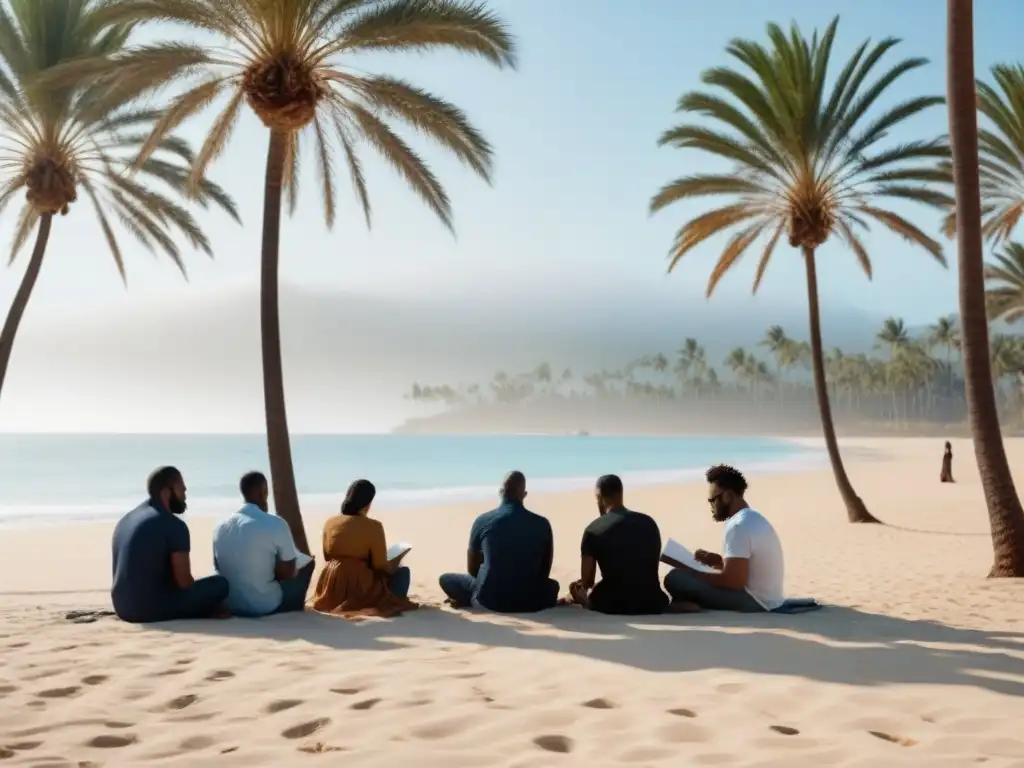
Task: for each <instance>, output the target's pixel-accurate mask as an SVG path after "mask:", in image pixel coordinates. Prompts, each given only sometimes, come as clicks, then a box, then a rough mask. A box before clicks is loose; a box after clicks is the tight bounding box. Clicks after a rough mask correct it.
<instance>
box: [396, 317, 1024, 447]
mask: <svg viewBox="0 0 1024 768" xmlns="http://www.w3.org/2000/svg"><path fill="white" fill-rule="evenodd" d="M959 348H960V336H959V333H958V331H957V328H956V324H955V321H954V320H953V318H951V317H949V318H947V317H944V318H940V319H939V320H938V321H937V322H936V323H935V324H934V325H932V326H931V327H930V328H929V330H928V332H927V333H926V334H925V335H920V336H912V335H911V334H910V333H909V332H908V330H907V328H906V326H905V324H904V322H903V321H902V320H901V319H899V318H890V319H888V320H886V321H885V323H884V324H883V325H882V327H881V328H880V329H879V330H878V333H877V335H876V345H875V350H874V351H873V352H872V353H871V354H865V353H851V352H844V351H843V350H842V349H839V348H832V349H830V350H829V351H828V352H827V353H826V359H825V368H826V375H827V380H828V387H829V393H830V395H831V397H832V400H833V402H834V410H835V413H836V416H837V419H838V420H839V421H840V422H844V423H846V424H849V425H851V426H856V427H860V428H862V429H864V428H868V429H871V428H876V429H878V430H879V431H895V432H899V433H904V434H910V433H914V432H920V431H922V429H924V430H927V428H928V427H929V426H935V427H937V428H950V427H953V426H960V425H962V424H963V422H964V419H965V418H966V410H965V401H964V389H963V375H962V369H961V367H960V361H959ZM991 352H992V370H993V376H994V379H995V387H996V392H997V395H998V400H999V404H1000V410H1001V415H1002V416H1003V418H1004V421H1005V423H1006V424H1007V425H1008V426H1013V427H1021V426H1024V338H1022V337H1018V336H1011V335H1006V334H997V335H994V336H993V337H992V344H991ZM810 365H811V361H810V346H809V344H808V343H807V342H806V341H800V340H797V339H796V338H793V337H791V336H789V335H788V333H787V331H786V330H785V329H783V328H782V327H781V326H773V327H771V328H769V329H767V330H766V332H765V336H764V339H763V340H762V341H761V342H760V343H759V344H758V345H757V346H756V347H754V348H743V347H737V348H735V349H733V350H732V351H731V352H729V353H728V354H727V355H726V356H725V357H724V358H723V359H722V360H709V359H708V357H707V355H706V354H705V351H704V347H703V346H702V344H701V342H700V340H699V339H696V338H686V339H684V340H683V343H682V345H681V347H680V348H679V349H678V350H677V351H675V352H673V353H670V354H666V353H662V352H659V353H656V354H652V355H645V356H641V357H637V358H636V359H635V360H633V361H631V362H629V363H627V364H626V365H624V366H622V367H621V368H617V369H614V370H601V371H590V372H579V371H572V370H569V369H564V368H562V367H559V366H558V365H557V364H552V363H547V362H543V363H540V364H538V365H537V366H536V367H535V368H534V369H533V370H530V371H522V372H516V371H512V372H510V371H498V372H497V373H495V374H494V376H493V377H492V378H491V380H490V381H487V382H482V383H479V382H474V383H465V384H452V383H432V384H428V383H419V382H417V383H414V384H413V385H412V387H411V389H410V391H409V392H408V393H407V398H408V399H410V400H412V401H414V402H417V403H425V404H433V405H435V406H438V407H440V408H442V409H443V413H445V414H446V415H445V416H441V418H440V419H439V422H443V423H444V424H445V425H448V424H457V423H458V421H457V420H453V419H452V418H450V417H451V416H452V415H455V414H462V415H464V416H465V417H466V420H465V423H466V424H467V425H470V424H473V423H476V424H480V423H487V422H488V421H490V422H491V423H493V422H494V421H495V419H496V417H498V418H500V414H502V413H505V414H513V415H514V414H516V413H517V412H518V418H520V419H522V418H523V417H524V416H526V417H527V418H529V417H528V414H529V411H530V409H531V407H533V408H539V409H540V410H541V411H542V413H538V416H541V417H542V418H544V419H551V414H549V413H546V408H544V406H546V405H551V406H553V405H556V404H557V405H560V406H561V407H562V409H563V411H562V412H563V413H564V414H565V417H564V418H565V421H563V422H558V424H559V427H560V428H562V429H576V430H587V429H600V428H601V427H600V426H599V425H596V424H592V423H574V422H573V421H572V420H573V419H574V418H580V417H585V416H584V415H585V414H588V412H590V408H589V407H588V405H593V406H597V407H595V408H594V409H593V411H592V413H593V414H594V415H597V416H600V415H601V414H602V413H603V414H604V415H606V416H607V417H608V418H607V421H605V422H604V423H605V424H618V425H621V428H622V429H624V430H629V429H630V424H632V425H633V426H634V427H636V428H639V429H651V427H652V425H651V424H641V423H640V422H641V421H642V419H643V414H644V413H647V414H651V415H657V416H659V417H660V418H662V419H664V421H663V422H662V425H663V427H664V429H665V430H666V431H673V432H678V431H685V430H687V429H688V428H696V429H698V430H703V429H706V426H707V424H706V422H705V421H704V420H703V419H700V420H699V421H697V422H696V423H694V422H693V421H692V420H690V421H689V423H688V417H691V416H692V415H693V413H694V410H695V408H696V409H697V410H698V411H699V408H700V407H703V406H728V408H727V409H726V410H722V411H711V412H708V413H707V416H708V417H709V419H711V420H717V421H718V422H719V423H720V424H721V425H722V428H723V429H724V430H728V431H732V430H736V431H750V430H751V429H756V428H758V427H761V428H768V427H771V428H774V429H778V430H781V431H783V432H784V431H785V430H786V428H787V427H789V428H791V429H794V430H797V431H800V430H803V429H804V428H809V427H812V426H814V425H815V423H816V419H817V417H818V415H817V410H816V408H815V402H814V389H813V382H812V381H811V379H810V376H809V369H810ZM641 404H643V405H644V406H648V407H646V408H643V409H641V408H640V406H641ZM653 404H656V407H654V408H651V407H650V406H651V405H653ZM567 406H568V407H567ZM631 414H632V418H631ZM674 416H677V417H678V418H673V417H674ZM745 419H747V420H752V421H746V422H745ZM427 423H429V420H427Z"/></svg>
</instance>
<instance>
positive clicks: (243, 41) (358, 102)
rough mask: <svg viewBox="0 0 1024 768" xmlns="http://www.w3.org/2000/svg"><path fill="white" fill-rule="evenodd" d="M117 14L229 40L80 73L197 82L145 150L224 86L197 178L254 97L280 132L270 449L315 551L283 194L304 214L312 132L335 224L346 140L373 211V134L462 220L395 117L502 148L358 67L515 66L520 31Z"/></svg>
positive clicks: (357, 5)
mask: <svg viewBox="0 0 1024 768" xmlns="http://www.w3.org/2000/svg"><path fill="white" fill-rule="evenodd" d="M108 19H109V20H110V21H113V22H119V23H124V22H131V23H139V22H151V21H152V22H156V21H159V22H175V23H178V24H181V25H184V26H185V27H186V28H187V29H188V30H189V32H190V33H191V32H194V31H203V32H206V33H209V34H212V35H213V36H215V37H217V38H218V39H219V41H220V42H221V43H222V46H223V47H219V48H207V47H202V46H199V45H195V44H190V43H187V42H171V43H157V44H153V45H145V46H140V47H138V48H137V49H135V50H134V51H132V52H130V53H129V54H128V55H126V56H122V57H114V58H113V60H108V61H106V62H104V61H94V62H79V69H80V71H84V72H89V73H91V74H94V75H96V76H99V77H102V78H105V79H107V80H109V81H110V82H112V83H113V84H114V89H115V90H117V89H118V88H121V89H124V90H129V91H131V92H133V93H143V92H147V91H149V90H151V89H154V88H160V87H164V86H166V85H167V84H169V83H172V82H173V83H179V82H182V81H184V82H187V83H188V87H187V88H186V89H185V92H184V93H182V94H181V95H180V96H179V97H177V98H176V99H175V100H174V101H173V102H172V103H171V105H170V107H169V108H168V109H167V111H166V113H165V114H164V116H163V119H162V120H161V121H160V122H159V123H158V124H157V126H156V128H155V129H154V131H153V133H152V135H151V136H150V140H149V142H148V143H147V144H146V146H145V147H144V148H143V153H142V159H143V160H144V159H145V158H146V156H147V151H148V150H149V149H151V148H154V147H156V145H157V143H158V142H159V141H160V140H161V138H162V137H163V136H165V135H166V133H167V132H168V131H170V130H172V129H173V128H175V126H177V125H179V124H181V123H182V122H183V121H184V120H186V119H188V118H189V117H191V116H192V115H194V114H196V113H198V112H199V111H201V110H203V109H204V108H206V107H207V106H209V105H210V104H211V103H212V102H213V101H214V100H216V99H217V98H218V97H219V96H221V95H225V94H226V95H227V97H228V101H227V105H226V106H225V107H224V109H223V111H222V112H221V113H220V114H219V115H218V116H217V118H216V119H215V120H214V123H213V127H212V128H211V130H210V132H209V134H208V136H207V138H206V141H205V142H204V144H203V146H202V149H201V150H200V152H199V154H198V156H197V158H196V162H195V164H194V166H193V173H194V174H195V177H196V178H198V177H199V175H200V174H202V173H203V172H204V171H205V169H206V168H207V167H208V166H209V165H210V163H211V162H213V160H214V159H215V158H216V157H217V156H218V155H220V154H221V152H222V151H223V150H224V149H225V147H226V146H227V144H228V140H229V138H230V136H231V131H232V128H233V127H234V125H235V123H236V121H237V118H238V117H239V115H240V113H241V111H242V108H243V106H244V105H248V106H249V108H250V109H251V110H252V111H253V112H254V113H255V114H256V116H257V117H258V118H259V119H260V120H261V121H262V122H263V124H264V125H265V126H266V127H267V129H268V148H267V163H266V178H265V186H264V209H263V249H262V258H261V275H262V279H261V300H260V301H261V305H260V309H261V312H260V314H261V332H262V341H263V345H262V351H263V391H264V405H265V411H266V424H267V448H268V453H269V457H270V470H271V474H272V477H273V488H274V504H275V507H276V509H277V512H278V514H280V515H281V516H282V517H283V518H284V519H285V520H287V521H288V524H289V526H290V527H291V529H292V533H293V535H294V537H295V541H296V544H297V545H298V546H299V548H300V549H302V550H303V551H305V552H308V551H309V547H308V545H307V542H306V534H305V530H304V529H303V526H302V517H301V514H300V511H299V501H298V494H297V490H296V486H295V474H294V468H293V465H292V456H291V444H290V439H289V434H288V419H287V414H286V410H285V396H284V374H283V371H282V365H281V335H280V322H279V307H278V260H279V245H280V242H279V241H280V220H281V202H282V195H284V194H287V195H288V199H289V206H290V209H291V210H292V211H294V209H295V206H296V200H297V197H296V192H297V181H298V162H299V156H300V153H299V145H300V137H305V140H307V141H309V142H310V143H311V144H312V147H313V151H314V154H315V158H316V161H315V162H316V165H317V170H318V171H319V176H320V186H321V196H322V199H323V207H324V217H325V220H326V223H327V225H328V227H330V226H331V225H332V224H333V222H334V215H335V205H336V202H335V161H336V159H338V158H336V152H337V151H338V149H340V160H341V162H343V163H344V164H345V166H346V167H347V169H348V173H349V176H350V177H351V179H352V183H353V185H354V187H355V192H356V196H357V198H358V200H359V204H360V205H361V207H362V209H363V213H364V214H365V217H366V220H367V223H368V224H369V222H370V201H369V194H368V192H367V186H366V179H365V176H364V173H363V166H362V163H361V161H360V157H359V154H358V153H357V151H356V150H357V144H358V142H360V141H362V142H365V143H367V144H369V145H370V146H371V147H372V148H373V149H375V150H376V151H377V152H378V153H379V154H380V155H381V156H382V157H383V158H384V160H386V161H387V162H388V163H390V164H391V165H392V166H393V167H394V168H395V170H396V171H397V172H398V173H399V174H400V175H401V176H402V178H403V179H404V180H405V182H406V183H407V184H408V185H409V186H410V187H411V188H412V190H413V191H414V192H415V193H416V194H417V195H418V196H419V197H420V198H422V200H423V201H424V202H425V203H426V205H427V206H428V207H429V208H430V209H431V210H432V211H433V212H434V213H435V214H437V216H438V217H439V218H440V220H441V222H442V223H443V224H444V225H445V226H446V227H448V228H449V229H452V228H453V224H452V209H451V203H450V201H449V199H448V195H447V194H446V192H445V190H444V188H443V187H442V186H441V183H440V181H438V179H437V177H436V176H435V175H434V173H433V172H432V171H431V170H430V169H429V168H428V167H427V165H426V164H425V163H424V161H423V160H422V159H421V157H420V156H419V155H418V154H417V153H416V151H415V150H414V149H413V148H412V147H411V146H410V145H409V144H408V143H406V141H405V140H404V139H402V138H401V136H399V134H398V133H396V132H395V130H394V128H392V126H391V125H390V124H389V122H388V121H389V120H395V121H398V122H401V123H404V124H405V125H407V126H408V127H410V128H412V129H415V130H417V131H418V132H420V133H422V134H424V135H426V136H427V137H428V138H430V139H433V140H434V141H435V142H436V143H437V144H439V145H440V146H441V147H442V148H444V149H446V150H448V151H449V152H451V153H452V154H454V155H455V156H456V157H457V158H458V159H459V160H460V161H462V162H463V163H464V164H466V165H467V166H469V167H470V168H471V169H472V170H473V171H475V172H476V173H477V174H478V175H479V176H481V177H482V178H483V179H484V180H487V181H489V180H490V177H491V165H492V151H491V146H490V145H489V144H488V142H487V140H486V139H485V138H484V137H483V136H482V135H481V134H480V133H479V132H478V131H477V130H476V129H475V128H474V127H473V126H472V125H471V124H470V123H469V121H468V120H467V118H466V116H465V115H464V114H463V113H462V111H461V110H459V109H458V108H457V107H456V106H454V105H453V104H450V103H449V102H447V101H444V100H442V99H439V98H438V97H436V96H433V95H431V94H429V93H427V92H426V91H424V90H421V89H420V88H417V87H416V86H414V85H412V84H410V83H408V82H406V81H404V80H400V79H398V78H394V77H389V76H386V75H374V74H368V73H366V72H365V71H363V70H362V69H359V68H357V67H356V66H354V64H353V57H355V56H356V55H358V54H361V53H370V52H380V51H426V50H439V49H450V50H454V51H458V52H462V53H468V54H472V55H476V56H478V57H480V58H482V59H484V60H485V61H487V62H489V63H491V64H493V65H495V66H498V67H506V66H508V67H511V66H514V64H515V46H514V42H513V40H512V38H511V36H510V35H509V33H508V31H507V29H506V26H505V24H504V23H503V22H502V21H501V20H500V19H499V18H498V17H497V16H496V15H494V14H493V13H491V12H490V11H488V10H487V8H486V6H485V5H484V4H482V3H479V2H470V1H469V0H288V2H283V1H279V2H254V1H252V0H248V1H247V2H238V1H236V0H233V1H232V2H227V1H226V0H174V1H173V2H164V1H163V0H161V1H160V2H156V1H155V0H109V4H108Z"/></svg>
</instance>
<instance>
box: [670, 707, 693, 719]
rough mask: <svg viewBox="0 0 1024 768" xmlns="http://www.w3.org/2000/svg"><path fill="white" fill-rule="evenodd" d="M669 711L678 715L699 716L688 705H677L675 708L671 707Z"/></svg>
mask: <svg viewBox="0 0 1024 768" xmlns="http://www.w3.org/2000/svg"><path fill="white" fill-rule="evenodd" d="M668 713H669V714H670V715H675V716H676V717H696V716H697V713H696V712H694V711H693V710H692V709H687V708H686V707H676V708H675V709H670V710H669V711H668Z"/></svg>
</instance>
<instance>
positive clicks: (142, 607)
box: [110, 501, 191, 621]
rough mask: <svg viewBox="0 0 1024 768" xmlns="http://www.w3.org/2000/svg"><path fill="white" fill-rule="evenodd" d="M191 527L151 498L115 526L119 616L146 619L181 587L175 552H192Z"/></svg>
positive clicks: (113, 589) (115, 590) (115, 600)
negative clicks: (174, 568) (174, 566)
mask: <svg viewBox="0 0 1024 768" xmlns="http://www.w3.org/2000/svg"><path fill="white" fill-rule="evenodd" d="M190 545H191V542H190V539H189V535H188V526H187V525H185V522H184V521H183V520H181V519H180V518H179V517H178V516H177V515H173V514H171V513H170V512H168V511H166V510H163V509H159V508H158V507H157V506H156V505H154V504H153V503H152V502H149V501H147V502H146V503H144V504H142V505H141V506H139V507H137V508H135V509H133V510H132V511H131V512H129V513H128V514H127V515H125V516H124V517H122V518H121V519H120V520H119V521H118V523H117V525H116V526H115V527H114V539H113V542H112V546H111V554H112V555H113V563H114V581H113V585H112V586H111V588H110V599H111V601H112V602H113V603H114V611H115V612H116V613H117V615H118V616H120V617H121V618H124V619H128V620H131V621H146V620H147V619H148V618H149V617H151V616H155V615H156V614H157V613H158V612H159V611H160V609H161V607H162V605H163V603H164V602H165V601H166V600H167V598H168V597H169V596H170V595H171V594H172V593H174V592H176V591H177V590H178V587H177V584H176V583H175V581H174V574H173V573H172V571H171V553H172V552H188V551H189V548H190Z"/></svg>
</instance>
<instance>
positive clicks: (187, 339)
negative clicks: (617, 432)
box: [0, 285, 882, 432]
mask: <svg viewBox="0 0 1024 768" xmlns="http://www.w3.org/2000/svg"><path fill="white" fill-rule="evenodd" d="M281 305H282V306H281V312H282V318H283V320H282V325H283V330H282V332H283V336H284V349H285V376H286V381H287V387H288V396H289V408H290V413H289V415H290V420H291V427H292V429H293V430H295V431H320V432H325V431H326V432H334V431H371V430H372V431H376V430H383V429H387V428H389V427H390V426H392V425H394V424H396V423H398V422H400V421H401V420H402V419H403V418H405V417H406V416H408V415H411V414H413V413H415V411H414V410H413V406H412V404H411V403H408V402H405V401H403V399H402V397H403V394H404V393H405V392H406V391H407V390H408V387H409V385H410V384H411V383H412V382H413V381H414V380H418V381H421V382H435V383H436V382H449V383H457V382H460V381H469V380H480V379H487V378H489V377H490V375H491V374H492V373H493V372H494V371H495V370H498V369H505V370H507V371H516V370H525V369H528V368H532V367H534V366H535V365H536V364H537V363H539V362H541V361H548V362H550V363H551V365H552V366H553V367H554V368H557V369H559V370H560V369H561V368H563V367H571V368H573V369H574V370H576V371H578V372H583V371H584V370H594V369H600V368H602V367H617V366H620V365H622V364H623V363H625V362H627V361H628V360H631V359H633V358H636V357H638V356H640V355H643V354H651V353H655V352H659V351H661V352H665V353H666V354H670V355H671V354H672V353H673V352H674V350H676V349H678V347H679V346H680V344H681V342H682V340H683V339H684V338H685V337H687V336H695V337H697V338H698V339H699V340H700V341H701V343H702V344H704V346H705V348H706V350H707V356H708V359H709V360H712V361H715V362H717V361H718V360H720V359H721V358H722V357H724V356H725V354H726V353H727V352H728V350H729V349H731V348H732V347H735V346H747V347H752V346H754V345H756V343H757V342H758V341H759V340H760V339H761V338H762V337H763V335H764V331H765V329H766V327H768V326H769V325H773V324H780V325H783V326H784V327H785V328H786V329H787V331H788V332H789V333H790V334H791V335H793V336H795V337H798V338H799V337H802V336H803V335H805V328H806V316H805V309H804V307H803V306H802V304H798V305H796V306H793V307H791V308H789V309H779V308H777V307H771V306H766V305H761V304H759V303H758V302H757V301H756V300H751V301H750V302H748V303H745V304H743V305H742V306H739V307H738V306H737V305H736V304H735V303H729V302H703V301H689V302H688V301H681V300H679V299H677V298H676V297H674V296H673V295H672V294H671V293H670V292H663V293H661V294H659V295H658V296H656V297H647V296H639V295H632V296H622V295H618V294H616V293H615V286H600V285H595V286H591V287H587V286H581V289H580V291H579V292H578V293H572V294H566V295H564V296H560V297H558V298H557V299H544V300H539V299H536V298H535V297H530V296H523V295H502V294H500V293H499V294H497V295H492V296H467V297H464V298H463V299H460V300H458V301H455V300H453V299H451V298H443V299H442V298H434V297H431V296H421V297H417V298H413V299H406V298H402V299H399V298H393V297H385V298H382V297H369V296H363V295H353V294H345V293H319V292H314V291H308V290H299V289H296V288H292V287H285V288H283V290H282V298H281ZM30 320H31V322H26V325H25V328H24V332H23V334H22V336H21V338H19V342H18V345H17V347H16V349H15V352H14V357H13V360H12V363H11V369H10V374H9V379H8V389H7V391H6V392H5V393H4V397H3V400H2V403H0V429H3V430H4V431H18V430H34V429H39V428H43V429H47V430H51V431H52V430H61V429H67V430H69V431H79V430H97V429H109V430H113V431H125V430H128V431H166V430H175V431H260V430H262V423H263V422H262V420H263V408H262V389H261V386H262V384H261V376H260V357H259V355H260V347H259V335H258V334H259V303H258V293H257V291H256V289H255V287H252V288H246V289H237V290H232V291H227V292H223V293H219V294H207V295H196V296H193V297H191V298H190V299H189V300H188V301H186V302H179V303H175V304H167V305H155V306H150V307H146V308H135V309H132V310H117V311H111V312H108V313H105V314H102V315H93V316H82V317H71V318H66V319H64V320H62V321H61V322H60V323H59V324H58V325H54V324H52V323H51V324H49V325H48V324H46V323H45V318H39V317H37V316H35V315H32V314H31V313H30ZM881 320H882V317H880V316H879V317H873V316H869V315H866V314H864V313H861V312H857V311H853V310H848V309H844V308H835V307H832V308H826V309H825V314H824V318H823V326H824V329H825V334H826V344H827V345H828V346H840V347H843V348H844V349H846V350H849V351H863V350H867V349H870V348H871V345H872V343H873V339H874V334H875V331H876V329H877V327H878V325H879V323H880V322H881Z"/></svg>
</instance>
